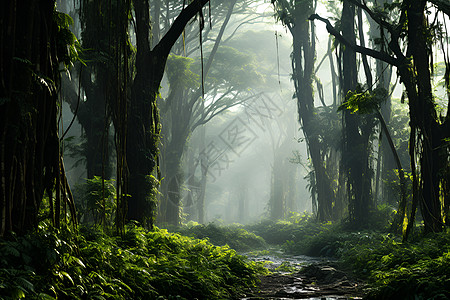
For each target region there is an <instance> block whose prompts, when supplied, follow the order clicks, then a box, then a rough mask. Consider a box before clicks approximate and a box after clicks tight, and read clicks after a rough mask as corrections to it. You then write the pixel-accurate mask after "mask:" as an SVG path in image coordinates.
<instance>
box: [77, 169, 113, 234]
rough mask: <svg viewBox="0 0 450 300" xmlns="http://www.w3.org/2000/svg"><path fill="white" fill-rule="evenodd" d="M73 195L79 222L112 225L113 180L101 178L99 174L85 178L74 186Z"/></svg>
mask: <svg viewBox="0 0 450 300" xmlns="http://www.w3.org/2000/svg"><path fill="white" fill-rule="evenodd" d="M74 197H75V201H76V204H77V209H78V214H79V216H78V218H79V220H80V222H82V223H91V224H92V223H94V224H100V223H104V225H107V226H110V227H112V226H113V223H114V217H115V213H116V188H115V181H114V180H102V178H101V177H99V176H94V178H93V179H86V181H85V182H84V183H81V184H77V185H76V186H75V190H74Z"/></svg>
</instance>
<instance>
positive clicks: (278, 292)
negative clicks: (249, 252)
mask: <svg viewBox="0 0 450 300" xmlns="http://www.w3.org/2000/svg"><path fill="white" fill-rule="evenodd" d="M249 258H250V259H252V260H257V261H258V260H264V259H265V260H266V261H267V262H268V268H269V269H270V270H271V274H269V275H266V276H263V277H261V283H260V284H259V286H258V288H257V290H255V291H250V292H249V293H248V295H247V296H246V297H244V298H242V299H241V300H258V299H279V300H280V299H286V300H287V299H310V300H313V299H320V300H322V299H326V300H344V299H362V292H361V288H362V286H363V283H362V282H360V281H358V280H356V279H355V278H353V277H352V276H351V271H350V270H346V268H345V267H344V266H342V265H340V264H338V263H337V262H335V261H331V260H318V259H315V258H311V257H308V256H296V257H283V256H279V255H278V256H265V257H264V256H263V257H262V258H261V257H258V256H253V257H252V256H249Z"/></svg>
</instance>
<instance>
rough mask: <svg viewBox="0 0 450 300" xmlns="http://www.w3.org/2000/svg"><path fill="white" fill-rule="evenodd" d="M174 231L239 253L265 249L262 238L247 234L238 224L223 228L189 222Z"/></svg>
mask: <svg viewBox="0 0 450 300" xmlns="http://www.w3.org/2000/svg"><path fill="white" fill-rule="evenodd" d="M174 230H176V231H177V232H179V233H181V234H183V235H187V236H191V237H194V238H197V239H208V240H209V241H210V242H211V243H212V244H214V245H217V246H225V245H228V246H229V247H230V248H232V249H234V250H236V251H239V252H248V251H253V250H258V249H266V248H267V244H266V242H265V241H264V239H263V238H261V237H260V236H257V235H256V234H254V233H251V232H248V231H247V230H245V229H244V228H243V226H242V225H240V224H232V225H228V226H223V225H218V224H215V223H209V224H207V225H200V224H198V223H193V222H190V223H188V224H187V225H186V226H184V227H181V228H177V229H174Z"/></svg>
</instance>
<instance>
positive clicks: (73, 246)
mask: <svg viewBox="0 0 450 300" xmlns="http://www.w3.org/2000/svg"><path fill="white" fill-rule="evenodd" d="M0 249H1V251H0V298H2V299H20V298H23V297H26V298H30V299H57V298H60V299H156V298H158V299H194V298H197V299H228V298H232V297H235V296H237V295H238V294H239V293H240V292H241V291H242V290H243V289H244V288H246V287H250V286H255V284H256V282H257V280H258V279H257V278H258V274H260V273H264V272H266V269H265V268H263V267H262V265H261V264H258V263H254V262H249V261H247V260H246V259H245V258H244V257H242V256H240V255H238V254H237V253H236V252H235V251H234V250H231V249H229V248H228V247H216V246H213V245H212V244H210V243H209V242H208V241H206V240H197V239H192V238H189V237H185V236H181V235H178V234H170V233H168V232H167V231H166V230H159V229H156V230H154V231H146V230H144V229H143V228H142V227H136V226H134V225H130V226H129V227H128V228H127V231H126V234H125V236H124V237H123V238H120V237H110V236H108V235H106V234H104V233H103V232H102V231H99V230H96V229H94V228H92V227H82V228H81V233H80V234H77V233H74V232H70V230H69V229H67V228H66V229H63V230H61V231H56V230H53V229H48V228H41V231H39V232H37V233H35V234H33V235H29V236H25V237H20V238H15V237H14V238H13V239H11V240H7V241H6V240H1V241H0Z"/></svg>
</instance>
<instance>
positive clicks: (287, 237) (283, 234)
mask: <svg viewBox="0 0 450 300" xmlns="http://www.w3.org/2000/svg"><path fill="white" fill-rule="evenodd" d="M246 228H247V229H248V230H249V231H252V232H254V233H255V234H257V235H258V236H261V237H262V238H264V240H265V241H266V242H267V243H269V244H271V245H283V244H286V243H287V244H289V245H291V246H292V245H293V243H295V244H297V243H301V244H298V247H297V248H298V249H301V250H303V249H305V245H304V243H307V242H308V241H307V240H309V239H312V238H314V237H315V236H317V235H318V234H320V233H322V232H326V231H329V230H330V229H331V228H333V226H332V224H331V222H328V223H320V222H317V221H316V219H315V217H314V216H313V215H312V214H310V213H303V214H298V213H291V215H290V217H289V218H287V219H286V220H278V221H273V220H262V221H261V222H259V223H257V224H254V225H248V226H247V227H246ZM291 246H287V247H286V249H285V250H287V252H288V253H292V252H296V251H291V250H290V248H292V247H291ZM301 254H305V253H301Z"/></svg>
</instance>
